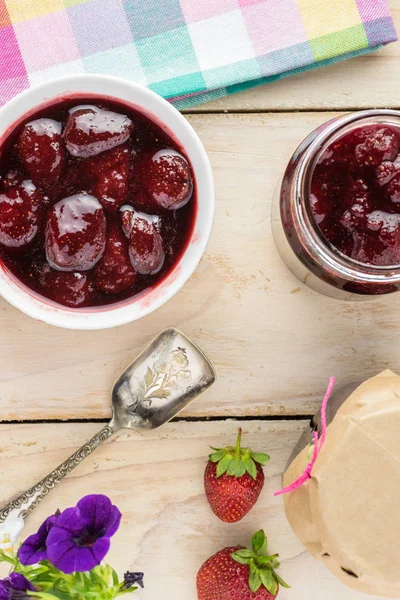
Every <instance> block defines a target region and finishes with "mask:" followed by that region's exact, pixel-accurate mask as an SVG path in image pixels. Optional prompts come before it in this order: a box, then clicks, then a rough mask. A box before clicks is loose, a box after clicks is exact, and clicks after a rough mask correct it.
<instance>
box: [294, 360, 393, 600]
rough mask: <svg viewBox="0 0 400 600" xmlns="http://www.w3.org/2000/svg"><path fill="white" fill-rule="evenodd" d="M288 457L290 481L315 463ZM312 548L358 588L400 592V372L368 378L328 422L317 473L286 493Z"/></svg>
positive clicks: (302, 455) (301, 457)
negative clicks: (309, 463)
mask: <svg viewBox="0 0 400 600" xmlns="http://www.w3.org/2000/svg"><path fill="white" fill-rule="evenodd" d="M309 457H310V447H309V446H307V447H306V448H304V450H302V451H301V452H300V454H299V455H298V456H297V457H296V458H295V459H294V460H293V462H292V463H291V464H290V466H289V468H288V470H287V472H286V473H285V476H284V485H285V486H287V485H290V484H291V483H292V482H293V481H294V480H295V479H296V478H297V477H299V475H300V474H301V473H303V472H304V469H305V467H306V465H307V463H308V462H309V459H310V458H309ZM284 501H285V511H286V515H287V518H288V520H289V522H290V524H291V526H292V528H293V530H294V531H295V533H296V534H297V536H298V537H299V538H300V540H301V541H302V542H303V544H304V546H305V547H306V548H307V550H308V551H309V552H310V553H311V554H312V555H313V556H314V557H315V558H317V559H319V560H322V561H323V562H324V563H325V564H326V566H327V567H328V568H329V569H330V570H331V571H332V573H333V574H334V575H336V576H337V577H338V578H339V579H341V580H342V581H343V582H344V583H346V584H347V585H349V586H351V587H352V588H354V589H357V590H360V591H363V592H366V593H369V594H377V595H381V596H387V597H390V598H400V510H399V508H400V377H399V376H397V375H395V374H394V373H393V372H392V371H384V372H383V373H381V374H380V375H378V376H376V377H373V378H372V379H369V380H368V381H365V382H364V383H362V384H361V385H360V386H359V387H358V388H357V389H356V390H355V391H354V392H353V393H352V394H351V395H350V396H349V397H348V398H347V400H346V401H345V402H344V404H342V406H341V407H340V408H339V410H338V411H337V413H336V415H335V417H334V419H333V421H332V422H331V423H330V424H329V425H328V428H327V434H326V441H325V444H324V446H323V447H322V449H321V452H320V454H319V456H318V459H317V461H316V464H315V466H314V469H313V471H312V478H311V479H310V480H308V481H307V482H306V483H305V484H304V485H303V486H302V487H301V488H299V489H297V490H295V491H293V492H291V493H289V494H287V495H285V496H284Z"/></svg>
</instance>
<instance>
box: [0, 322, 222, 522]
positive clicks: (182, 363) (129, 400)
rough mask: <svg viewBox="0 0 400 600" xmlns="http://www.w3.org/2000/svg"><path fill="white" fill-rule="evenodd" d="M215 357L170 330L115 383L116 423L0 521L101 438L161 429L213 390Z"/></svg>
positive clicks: (6, 511) (36, 498) (25, 507)
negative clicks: (212, 362) (125, 432)
mask: <svg viewBox="0 0 400 600" xmlns="http://www.w3.org/2000/svg"><path fill="white" fill-rule="evenodd" d="M215 378H216V375H215V371H214V369H213V366H212V365H211V363H210V361H209V360H208V359H207V357H206V356H205V355H204V354H203V352H202V351H201V350H200V349H199V348H198V347H197V346H196V345H195V344H194V343H193V342H192V341H190V340H189V339H188V338H187V337H186V336H185V335H183V334H182V333H181V332H180V331H178V330H176V329H166V330H165V331H163V332H162V333H161V334H160V335H159V336H158V337H157V338H156V339H155V340H153V342H152V343H151V344H150V345H149V346H148V347H147V348H146V349H145V350H144V351H143V352H142V353H141V354H140V355H139V356H138V357H137V358H136V360H135V361H134V362H133V363H132V364H131V365H129V367H128V368H127V369H126V370H125V371H124V373H123V374H122V375H121V377H120V378H119V379H118V381H117V382H116V384H115V385H114V389H113V392H112V411H113V416H112V419H111V421H110V422H109V423H108V424H107V425H105V427H103V429H101V430H100V431H99V432H98V433H96V435H94V436H93V437H92V438H91V439H90V440H88V441H87V442H86V444H84V445H83V446H82V447H81V448H80V449H79V450H77V451H76V452H75V453H74V454H73V455H72V456H70V457H69V458H67V460H66V461H64V462H63V463H62V464H61V465H60V466H59V467H57V468H56V469H54V471H52V472H51V473H49V474H48V475H47V476H46V477H45V478H44V479H42V481H40V482H39V483H37V484H36V485H34V486H33V487H32V488H30V489H29V490H27V491H26V492H24V493H23V494H21V495H20V496H19V497H18V498H16V499H15V500H12V501H11V502H9V503H8V504H7V505H6V506H5V507H3V508H2V509H0V523H2V522H3V521H5V519H6V518H7V517H8V516H9V515H12V516H13V517H22V518H23V519H25V518H26V517H27V515H28V514H29V513H30V512H31V511H32V510H33V509H34V508H35V506H37V505H38V504H39V502H41V501H42V500H43V498H44V497H45V496H47V494H48V493H49V492H50V491H51V490H52V489H53V488H55V486H56V485H57V484H58V483H59V482H60V481H61V480H62V479H63V478H64V477H65V476H66V475H67V474H68V473H70V471H72V469H74V468H75V467H77V466H78V465H79V464H80V463H81V462H82V461H83V460H84V459H85V458H86V457H87V456H89V454H91V453H92V452H93V451H94V450H95V449H96V448H97V447H98V446H99V445H100V444H101V443H102V442H105V441H106V440H108V438H110V437H111V436H112V435H114V433H116V432H117V431H119V430H120V429H123V428H128V429H135V430H138V431H140V430H150V429H156V428H157V427H160V426H161V425H164V424H165V423H167V422H168V421H170V420H171V419H172V418H173V417H175V416H176V415H177V414H178V413H179V412H181V410H182V409H184V408H185V407H186V406H187V405H188V404H189V403H190V402H192V401H193V400H194V399H195V398H196V397H197V396H198V395H199V394H201V393H202V392H204V391H205V390H206V389H207V388H209V387H210V386H211V385H212V384H213V383H214V381H215Z"/></svg>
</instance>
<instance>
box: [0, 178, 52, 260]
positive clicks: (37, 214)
mask: <svg viewBox="0 0 400 600" xmlns="http://www.w3.org/2000/svg"><path fill="white" fill-rule="evenodd" d="M44 205H45V200H44V198H43V196H42V195H41V194H40V192H39V191H38V190H37V189H36V187H35V185H34V184H33V182H32V181H30V180H25V181H23V182H22V183H21V184H19V185H15V186H11V187H8V188H7V189H6V190H5V191H4V193H0V245H2V246H4V247H6V248H9V249H12V250H22V249H26V248H27V247H28V246H29V245H30V244H31V243H32V242H33V240H34V238H35V236H36V235H37V233H38V231H39V227H40V225H41V221H42V213H43V209H44Z"/></svg>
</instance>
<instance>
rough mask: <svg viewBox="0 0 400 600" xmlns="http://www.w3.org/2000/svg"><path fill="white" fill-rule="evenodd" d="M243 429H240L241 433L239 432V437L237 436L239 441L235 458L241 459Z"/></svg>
mask: <svg viewBox="0 0 400 600" xmlns="http://www.w3.org/2000/svg"><path fill="white" fill-rule="evenodd" d="M242 433H243V431H242V428H241V427H239V432H238V436H237V440H236V448H235V458H240V450H241V447H240V444H241V442H242Z"/></svg>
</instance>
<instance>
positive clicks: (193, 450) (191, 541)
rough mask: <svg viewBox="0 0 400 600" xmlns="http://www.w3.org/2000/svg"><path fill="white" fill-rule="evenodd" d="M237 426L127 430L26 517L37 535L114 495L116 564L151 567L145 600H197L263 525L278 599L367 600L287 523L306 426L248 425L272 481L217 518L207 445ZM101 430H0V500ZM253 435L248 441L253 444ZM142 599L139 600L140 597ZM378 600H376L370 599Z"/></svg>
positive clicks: (230, 435)
mask: <svg viewBox="0 0 400 600" xmlns="http://www.w3.org/2000/svg"><path fill="white" fill-rule="evenodd" d="M238 425H239V423H237V422H232V421H230V422H229V421H227V422H209V423H184V422H180V423H172V424H169V425H168V426H166V427H165V428H164V429H162V430H159V431H158V432H153V433H146V434H144V435H138V434H136V433H133V432H127V433H123V434H121V435H120V437H119V438H117V439H116V441H114V442H112V441H110V442H109V443H107V444H106V445H105V446H103V447H102V448H101V449H98V451H97V453H96V454H95V455H92V457H89V458H88V459H87V460H86V462H85V463H83V464H82V465H81V466H80V467H78V468H77V470H76V471H74V472H73V473H71V474H70V475H69V476H68V477H67V479H66V480H64V481H63V482H62V483H61V484H60V486H59V487H58V488H56V489H55V490H54V491H53V492H52V493H51V494H50V495H49V496H48V497H47V498H45V500H44V501H43V502H42V504H40V505H39V507H37V508H36V509H35V511H34V512H33V513H32V515H31V516H30V517H29V518H28V521H27V527H26V531H25V532H24V533H26V534H28V533H31V532H33V531H34V530H35V529H36V528H37V527H38V525H39V524H40V523H41V521H42V520H43V519H44V518H45V517H46V516H47V515H49V514H50V513H51V512H52V511H55V510H56V508H58V507H59V508H61V509H63V508H66V507H67V506H73V505H74V504H75V503H76V501H77V500H78V499H79V498H80V497H81V496H83V495H85V494H87V493H105V494H107V495H109V496H110V497H111V498H112V500H113V501H114V502H115V504H117V505H118V506H119V508H120V510H121V511H122V513H123V523H122V526H121V528H120V530H119V532H118V533H117V535H116V536H115V538H114V539H113V543H112V549H111V553H110V555H109V562H110V563H111V564H112V565H113V566H114V567H115V568H117V569H118V571H119V572H120V573H121V574H122V573H123V572H124V570H126V569H135V570H143V571H144V572H145V583H146V588H145V590H144V591H142V592H140V594H139V597H140V599H141V600H154V599H155V598H163V600H176V599H177V598H182V599H184V600H195V599H196V591H195V576H196V572H197V570H198V569H199V567H200V566H201V564H202V563H203V561H204V560H206V559H207V558H208V557H209V556H211V555H212V554H213V553H214V552H216V551H218V550H220V549H222V548H224V547H225V546H228V545H232V544H236V543H240V544H248V542H249V538H250V536H251V535H252V533H254V532H255V531H256V530H257V529H258V528H261V527H263V528H265V530H266V532H267V534H268V536H269V542H270V549H271V551H273V552H276V551H278V552H280V555H281V558H282V568H281V573H282V576H283V577H284V578H285V579H287V580H288V581H289V582H290V584H291V585H292V589H291V590H282V591H281V593H280V596H279V598H280V600H293V599H294V598H295V599H296V600H320V599H321V598H323V599H324V600H337V598H340V599H341V600H358V599H359V600H362V599H363V598H364V599H365V600H367V598H371V599H372V597H371V596H365V595H362V594H359V593H358V592H354V591H353V590H351V589H349V588H346V587H345V586H344V585H343V584H342V583H340V582H339V581H337V580H336V579H335V578H334V577H333V576H332V575H331V574H330V573H329V572H328V571H327V570H326V568H325V567H324V566H323V565H322V564H320V563H318V562H316V561H315V560H314V559H313V558H312V557H311V556H309V555H308V554H307V553H306V552H305V551H304V549H303V546H302V545H301V543H300V542H299V541H298V539H297V538H296V536H295V535H294V533H293V532H292V530H291V529H290V527H289V524H288V523H287V521H286V518H285V515H284V511H283V502H282V499H281V498H274V497H273V492H274V490H276V489H277V488H279V486H280V483H281V472H282V470H283V469H284V465H285V464H286V462H287V460H288V457H289V455H290V453H291V451H292V448H293V446H294V444H295V443H296V441H297V439H298V437H299V435H300V433H301V432H302V430H303V428H304V426H305V422H301V421H281V422H274V421H271V422H260V421H258V422H255V421H253V422H249V421H246V422H242V423H241V425H242V427H243V429H244V431H245V435H246V438H247V440H248V441H250V439H251V440H252V445H253V446H254V448H256V449H259V450H268V451H269V452H270V454H271V462H270V463H269V464H268V466H267V467H266V469H265V473H266V484H265V488H264V490H263V492H262V495H261V497H260V500H259V502H258V504H257V505H256V507H255V508H254V509H253V511H252V512H251V513H250V514H249V515H248V516H247V517H246V518H245V519H244V520H243V521H241V522H240V523H237V524H234V525H227V524H224V523H222V522H220V521H219V520H218V519H217V518H216V517H215V516H214V515H213V513H212V512H211V510H210V508H209V506H208V504H207V501H206V499H205V496H204V492H203V481H202V478H203V472H204V463H205V460H206V456H207V454H208V446H209V445H210V444H212V445H226V444H230V443H232V440H233V439H234V438H235V435H236V429H237V427H238ZM96 427H98V424H97V425H96V424H85V425H83V424H52V425H51V424H47V425H39V424H38V425H10V426H1V427H0V440H1V442H0V445H1V448H0V460H1V462H0V470H1V473H2V476H1V490H0V502H1V504H3V503H4V502H5V501H7V500H8V499H9V498H10V497H11V496H13V495H14V494H16V493H19V492H21V491H23V490H24V489H25V488H27V487H29V486H30V485H33V484H34V483H36V481H37V480H38V479H39V478H41V477H42V476H44V475H45V474H46V472H47V471H48V470H50V469H51V468H53V467H54V466H55V465H56V464H57V463H58V462H61V461H62V460H64V459H65V458H66V457H67V456H68V455H69V454H70V453H71V452H73V450H74V449H75V448H76V447H77V446H79V445H80V444H81V443H82V442H83V441H84V440H85V438H87V437H89V436H90V435H92V434H93V433H94V432H95V430H96ZM246 438H245V439H246ZM133 597H134V596H133ZM372 600H373V599H372Z"/></svg>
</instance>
